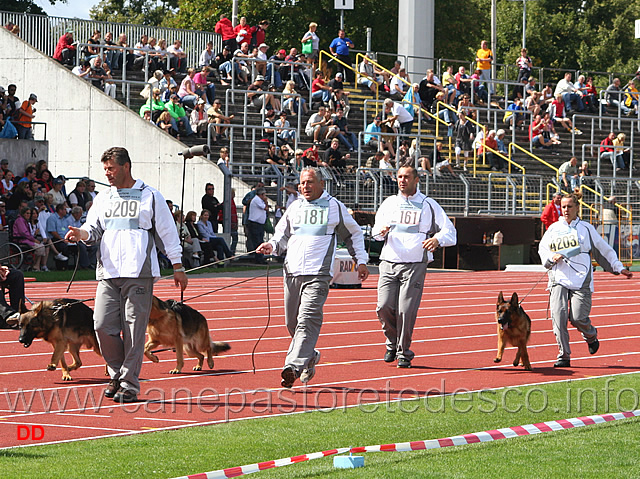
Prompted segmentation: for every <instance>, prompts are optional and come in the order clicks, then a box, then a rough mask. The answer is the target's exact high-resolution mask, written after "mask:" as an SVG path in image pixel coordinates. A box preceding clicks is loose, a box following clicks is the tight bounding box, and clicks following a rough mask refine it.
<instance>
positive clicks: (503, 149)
mask: <svg viewBox="0 0 640 479" xmlns="http://www.w3.org/2000/svg"><path fill="white" fill-rule="evenodd" d="M505 135H506V132H505V131H504V130H503V129H502V128H500V129H499V130H498V131H496V143H497V145H498V151H499V152H500V153H502V154H503V155H504V156H509V151H507V146H506V145H505V144H504V138H505Z"/></svg>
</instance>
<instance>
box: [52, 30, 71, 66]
mask: <svg viewBox="0 0 640 479" xmlns="http://www.w3.org/2000/svg"><path fill="white" fill-rule="evenodd" d="M75 57H76V46H75V42H74V41H73V31H72V30H67V31H66V32H65V33H64V35H62V36H61V37H60V38H59V39H58V43H57V44H56V49H55V51H54V53H53V59H54V60H57V61H59V62H60V63H62V64H63V65H73V64H74V63H75Z"/></svg>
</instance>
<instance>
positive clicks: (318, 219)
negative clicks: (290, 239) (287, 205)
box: [291, 199, 329, 236]
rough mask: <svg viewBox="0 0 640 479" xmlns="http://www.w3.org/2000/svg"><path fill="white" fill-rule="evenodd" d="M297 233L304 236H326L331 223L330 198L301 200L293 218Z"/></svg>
mask: <svg viewBox="0 0 640 479" xmlns="http://www.w3.org/2000/svg"><path fill="white" fill-rule="evenodd" d="M291 221H292V223H293V230H294V232H295V234H299V235H304V236H324V235H326V234H327V225H328V224H329V200H328V199H318V200H315V201H312V202H308V203H307V202H304V203H303V202H301V204H300V207H299V208H298V210H297V211H296V213H295V215H293V218H292V219H291Z"/></svg>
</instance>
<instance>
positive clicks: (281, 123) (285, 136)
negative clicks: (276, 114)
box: [275, 110, 296, 144]
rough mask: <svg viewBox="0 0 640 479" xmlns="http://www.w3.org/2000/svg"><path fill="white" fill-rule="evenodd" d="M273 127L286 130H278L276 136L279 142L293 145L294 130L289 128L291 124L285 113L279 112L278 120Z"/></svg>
mask: <svg viewBox="0 0 640 479" xmlns="http://www.w3.org/2000/svg"><path fill="white" fill-rule="evenodd" d="M275 126H276V127H278V128H286V129H285V130H278V133H277V135H278V138H279V139H280V140H282V141H283V142H284V143H285V144H291V143H295V141H296V130H295V129H293V128H289V127H290V126H291V124H290V123H289V120H287V113H286V112H285V111H284V110H283V111H281V112H280V118H278V119H277V120H276V123H275Z"/></svg>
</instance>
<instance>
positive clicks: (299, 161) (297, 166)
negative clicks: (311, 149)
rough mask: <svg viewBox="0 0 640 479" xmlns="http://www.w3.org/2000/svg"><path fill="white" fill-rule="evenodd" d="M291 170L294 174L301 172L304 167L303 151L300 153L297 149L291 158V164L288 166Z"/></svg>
mask: <svg viewBox="0 0 640 479" xmlns="http://www.w3.org/2000/svg"><path fill="white" fill-rule="evenodd" d="M289 166H290V167H291V169H292V170H293V171H294V172H297V173H300V172H301V171H302V169H303V168H304V167H305V164H304V151H302V150H301V149H300V148H298V149H297V150H296V151H295V153H294V156H293V158H291V162H290V165H289Z"/></svg>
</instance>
